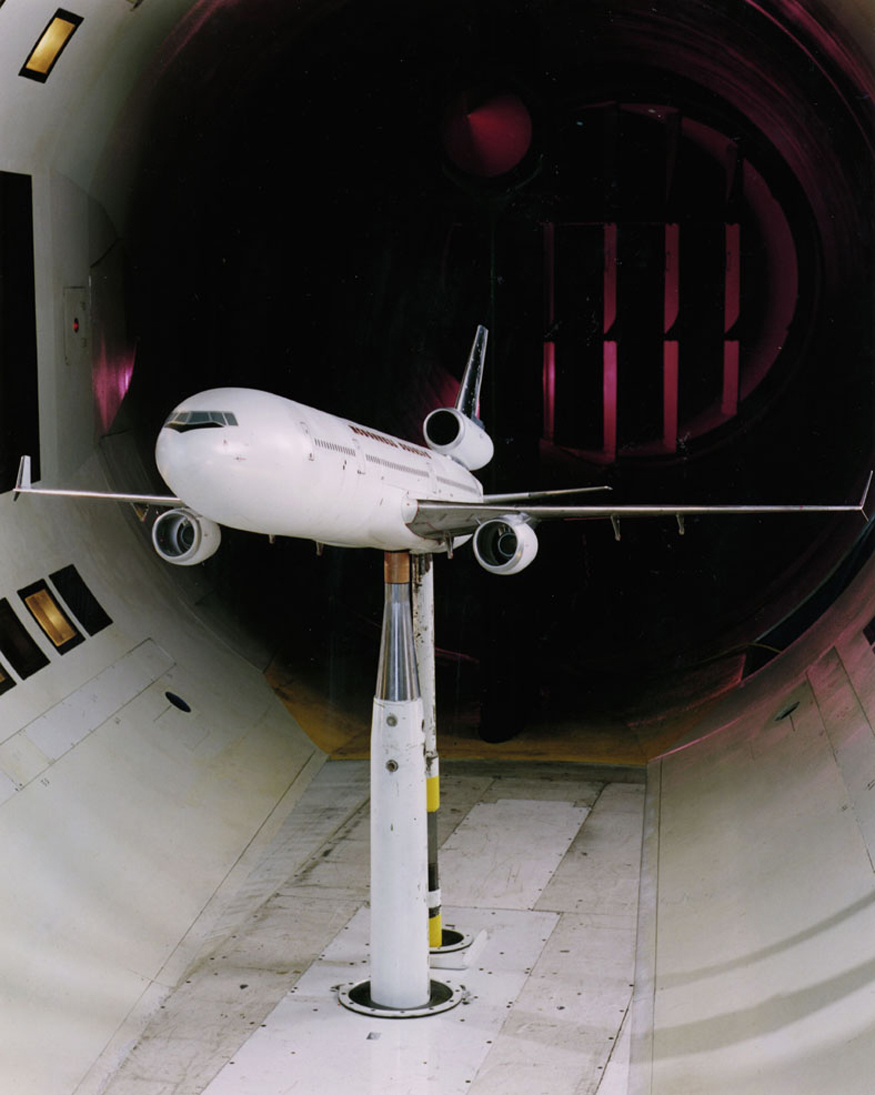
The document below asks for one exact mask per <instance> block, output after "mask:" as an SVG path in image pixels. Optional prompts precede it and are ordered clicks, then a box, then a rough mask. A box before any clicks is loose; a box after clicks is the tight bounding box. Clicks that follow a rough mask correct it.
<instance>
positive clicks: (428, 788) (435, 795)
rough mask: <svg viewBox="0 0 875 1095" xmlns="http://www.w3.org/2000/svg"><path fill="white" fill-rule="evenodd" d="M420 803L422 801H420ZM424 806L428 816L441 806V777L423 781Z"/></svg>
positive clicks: (431, 777)
mask: <svg viewBox="0 0 875 1095" xmlns="http://www.w3.org/2000/svg"><path fill="white" fill-rule="evenodd" d="M420 801H422V800H420ZM425 804H426V809H427V810H428V812H429V813H430V814H433V813H435V811H436V810H439V809H440V805H441V777H440V776H430V777H429V778H428V779H427V780H426V781H425Z"/></svg>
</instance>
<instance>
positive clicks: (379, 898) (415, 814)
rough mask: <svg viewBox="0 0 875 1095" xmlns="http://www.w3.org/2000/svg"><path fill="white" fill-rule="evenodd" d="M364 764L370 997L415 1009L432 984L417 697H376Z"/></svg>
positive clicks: (422, 735)
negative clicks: (368, 788)
mask: <svg viewBox="0 0 875 1095" xmlns="http://www.w3.org/2000/svg"><path fill="white" fill-rule="evenodd" d="M387 612H388V608H387ZM385 626H386V625H385V623H384V627H385ZM384 641H385V632H384ZM370 770H371V909H372V911H373V914H374V915H373V920H372V923H371V955H370V971H369V976H370V984H371V989H370V996H371V999H372V1000H374V1001H376V1002H377V1003H378V1004H380V1005H382V1006H383V1007H389V1008H421V1007H425V1006H426V1005H427V1004H428V1001H429V997H430V995H431V984H430V980H429V967H428V832H427V829H426V793H425V727H424V723H423V713H422V700H421V699H420V698H419V697H418V696H417V698H416V699H414V700H404V701H400V700H399V701H392V700H381V699H375V700H374V707H373V718H372V721H371V760H370ZM362 980H365V979H364V978H362Z"/></svg>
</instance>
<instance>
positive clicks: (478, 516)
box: [407, 472, 872, 540]
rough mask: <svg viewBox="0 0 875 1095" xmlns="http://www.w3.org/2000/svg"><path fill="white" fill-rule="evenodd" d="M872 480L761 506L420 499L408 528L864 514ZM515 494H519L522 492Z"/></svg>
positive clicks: (441, 535)
mask: <svg viewBox="0 0 875 1095" xmlns="http://www.w3.org/2000/svg"><path fill="white" fill-rule="evenodd" d="M871 482H872V473H871V472H870V473H869V478H868V480H867V482H866V489H865V491H864V492H863V497H862V498H861V499H860V501H859V502H856V503H852V504H848V503H841V504H837V505H808V504H802V505H773V506H772V505H761V506H688V505H683V506H668V505H650V506H605V505H601V506H539V505H534V506H526V505H519V504H513V503H510V504H507V505H505V504H501V502H500V498H502V497H506V498H508V499H510V498H513V497H514V496H513V495H504V496H501V495H499V496H494V495H493V496H492V497H491V498H488V499H486V500H484V502H452V503H449V504H445V503H443V502H430V501H425V500H424V501H420V502H419V503H418V508H417V511H416V514H415V516H414V517H413V518H412V520H410V521H408V522H407V527H408V528H409V529H410V530H411V532H414V533H416V535H417V536H422V537H424V538H425V539H434V540H443V539H445V538H446V537H448V536H466V535H470V533H472V532H475V531H476V529H477V527H478V526H479V525H482V524H484V523H485V522H486V521H501V520H507V519H508V518H514V517H516V518H517V519H518V520H520V521H521V522H524V523H525V524H528V525H535V524H537V523H538V522H540V521H555V520H562V521H585V520H595V519H599V518H602V519H607V520H609V521H610V522H611V524H612V525H613V526H614V535H615V536H616V538H617V539H619V538H620V536H619V525H620V519H621V518H624V517H676V518H677V521H678V527H679V530H680V531H681V532H683V519H684V518H685V517H689V516H692V515H695V514H703V513H704V514H727V515H730V514H759V513H862V514H863V516H864V517H865V516H866V514H865V510H864V506H865V504H866V498H867V496H868V493H869V486H870V484H871ZM516 497H520V496H519V495H517V496H516Z"/></svg>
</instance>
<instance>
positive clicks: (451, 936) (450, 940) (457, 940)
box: [430, 928, 474, 954]
mask: <svg viewBox="0 0 875 1095" xmlns="http://www.w3.org/2000/svg"><path fill="white" fill-rule="evenodd" d="M473 942H474V936H473V935H471V934H469V933H466V932H457V931H456V930H455V929H454V928H444V930H443V934H442V936H441V945H440V946H439V947H431V948H430V950H431V953H432V954H449V953H450V952H451V951H463V950H464V949H465V947H470V946H471V944H472V943H473Z"/></svg>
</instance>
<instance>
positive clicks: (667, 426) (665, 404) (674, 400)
mask: <svg viewBox="0 0 875 1095" xmlns="http://www.w3.org/2000/svg"><path fill="white" fill-rule="evenodd" d="M662 443H663V445H664V446H665V449H666V451H667V452H675V451H676V449H677V447H678V344H677V343H676V342H675V341H673V340H670V341H668V342H666V343H665V344H664V345H663V348H662Z"/></svg>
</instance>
